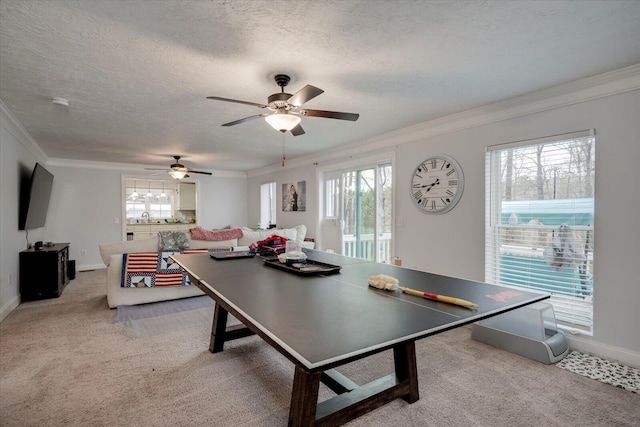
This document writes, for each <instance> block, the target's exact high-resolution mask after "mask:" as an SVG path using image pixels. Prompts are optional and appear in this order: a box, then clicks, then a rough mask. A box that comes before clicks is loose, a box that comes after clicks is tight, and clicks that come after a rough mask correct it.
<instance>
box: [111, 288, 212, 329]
mask: <svg viewBox="0 0 640 427" xmlns="http://www.w3.org/2000/svg"><path fill="white" fill-rule="evenodd" d="M213 306H214V301H213V300H212V299H211V298H209V297H208V296H201V297H193V298H184V299H178V300H174V301H163V302H156V303H151V304H141V305H127V306H118V308H117V309H116V314H115V315H114V316H113V319H112V322H113V323H122V324H123V326H124V328H125V329H126V330H127V331H128V332H129V333H131V334H132V335H133V336H135V337H145V336H154V335H159V334H163V333H167V332H173V331H179V330H183V329H188V328H193V327H196V326H200V325H205V324H211V322H212V320H213Z"/></svg>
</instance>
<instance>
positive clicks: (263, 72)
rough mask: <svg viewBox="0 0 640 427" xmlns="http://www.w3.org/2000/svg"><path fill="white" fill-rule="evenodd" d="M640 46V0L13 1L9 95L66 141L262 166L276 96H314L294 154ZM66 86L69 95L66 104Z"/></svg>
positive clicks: (629, 56)
mask: <svg viewBox="0 0 640 427" xmlns="http://www.w3.org/2000/svg"><path fill="white" fill-rule="evenodd" d="M637 63H640V1H638V0H631V1H616V0H609V1H579V0H573V1H542V0H538V1H525V0H522V1H457V0H447V1H423V0H415V1H414V0H395V1H383V0H362V1H358V0H342V1H317V0H314V1H301V0H296V1H282V0H280V1H278V0H269V1H262V0H233V1H229V0H225V1H223V0H213V1H204V0H201V1H171V0H158V1H142V0H139V1H115V0H114V1H90V0H77V1H65V0H53V1H29V0H2V1H1V2H0V99H1V100H2V101H3V102H4V103H5V105H6V106H7V107H8V109H9V110H10V111H11V112H12V113H13V115H14V116H15V117H16V118H17V119H18V120H19V121H20V123H21V124H22V125H23V126H24V127H25V128H26V130H27V131H28V132H29V133H30V134H31V136H32V137H33V138H34V139H35V140H36V141H37V142H38V144H39V145H40V146H41V147H42V148H43V150H44V151H45V152H46V154H47V155H48V156H49V157H52V158H62V159H74V160H90V161H103V162H117V163H134V164H144V165H157V166H165V165H168V164H169V163H171V160H172V158H171V157H172V156H173V155H174V154H179V155H183V156H184V157H183V160H184V163H185V164H186V165H187V166H190V167H194V168H197V169H205V170H216V169H217V170H228V171H247V170H252V169H256V168H260V167H264V166H267V165H272V164H277V163H278V162H279V161H280V157H281V155H282V135H281V134H280V133H279V132H276V131H275V130H273V129H272V128H270V127H269V126H268V125H267V124H266V123H265V121H264V120H262V119H259V120H253V121H250V122H246V123H243V124H239V125H237V126H233V127H221V126H220V125H221V124H223V123H226V122H230V121H233V120H236V119H240V118H243V117H247V116H251V115H255V114H259V113H262V112H264V110H260V109H258V108H256V107H252V106H248V105H242V104H232V103H225V102H219V101H212V100H207V99H205V98H206V97H207V96H212V95H214V96H221V97H226V98H235V99H241V100H245V101H251V102H256V103H261V104H262V103H266V98H267V96H268V95H270V94H272V93H275V92H279V88H278V87H277V86H276V84H275V82H274V81H273V76H274V75H275V74H278V73H287V74H290V75H291V76H292V81H291V83H290V84H289V86H288V87H287V91H288V92H289V93H295V92H296V91H297V90H299V89H301V88H302V87H303V86H304V85H306V84H311V85H314V86H317V87H320V88H322V89H324V90H325V93H324V94H322V95H320V96H318V97H317V98H314V99H313V100H311V101H309V102H308V103H307V104H305V107H307V108H312V109H321V110H334V111H346V112H354V113H360V119H359V120H358V121H357V122H345V121H341V120H331V119H321V118H311V117H304V118H303V119H302V125H303V127H304V129H305V131H306V134H305V135H302V136H298V137H293V136H292V135H291V134H287V135H286V151H287V157H288V158H295V157H300V156H304V155H308V154H311V153H313V152H316V151H320V150H328V149H331V148H335V147H338V146H340V145H344V144H350V143H355V142H358V141H363V140H366V139H367V138H371V137H373V136H376V135H379V134H382V133H385V132H389V131H393V130H396V129H399V128H403V127H406V126H410V125H414V124H418V123H421V122H425V121H427V120H431V119H434V118H437V117H441V116H444V115H447V114H452V113H455V112H459V111H463V110H466V109H469V108H473V107H478V106H481V105H484V104H488V103H491V102H496V101H499V100H504V99H507V98H511V97H514V96H517V95H522V94H525V93H529V92H533V91H536V90H541V89H545V88H549V87H553V86H555V85H559V84H562V83H566V82H570V81H573V80H576V79H580V78H583V77H588V76H592V75H596V74H600V73H603V72H606V71H611V70H615V69H618V68H622V67H625V66H628V65H633V64H637ZM54 97H63V98H66V99H68V100H69V107H68V108H66V107H61V106H57V105H54V104H52V102H51V100H52V98H54Z"/></svg>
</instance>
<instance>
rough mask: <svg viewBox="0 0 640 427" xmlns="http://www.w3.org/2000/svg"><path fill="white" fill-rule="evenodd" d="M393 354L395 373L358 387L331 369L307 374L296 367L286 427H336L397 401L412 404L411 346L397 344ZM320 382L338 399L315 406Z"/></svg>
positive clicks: (415, 384)
mask: <svg viewBox="0 0 640 427" xmlns="http://www.w3.org/2000/svg"><path fill="white" fill-rule="evenodd" d="M393 355H394V366H395V372H394V373H393V374H390V375H387V376H386V377H383V378H380V379H377V380H375V381H372V382H370V383H368V384H365V385H362V386H358V385H357V384H355V383H354V382H352V381H351V380H349V379H348V378H346V377H344V376H343V375H342V374H340V373H338V372H337V371H335V370H333V369H331V370H328V371H326V372H313V373H308V372H306V371H305V370H303V369H301V368H300V367H298V366H296V368H295V375H294V379H293V390H292V393H291V407H290V411H289V426H291V427H294V426H337V425H341V424H344V423H347V422H349V421H351V420H353V419H355V418H357V417H359V416H361V415H363V414H366V413H367V412H370V411H373V410H374V409H376V408H379V407H380V406H383V405H385V404H387V403H389V402H391V401H393V400H395V399H398V398H402V399H404V400H405V401H407V402H408V403H414V402H416V401H417V400H418V399H419V393H418V371H417V369H416V352H415V343H414V342H413V341H410V342H406V343H402V344H398V345H397V346H396V347H394V348H393ZM320 381H322V382H323V383H325V384H326V385H327V386H328V387H329V388H331V389H332V390H334V391H335V392H336V393H338V396H335V397H333V398H331V399H329V400H325V401H323V402H321V403H318V389H319V383H320Z"/></svg>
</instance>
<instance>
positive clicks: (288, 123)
mask: <svg viewBox="0 0 640 427" xmlns="http://www.w3.org/2000/svg"><path fill="white" fill-rule="evenodd" d="M274 79H275V81H276V84H277V85H278V86H280V88H281V91H280V93H274V94H273V95H270V96H269V97H268V98H267V104H266V105H265V104H258V103H256V102H249V101H240V100H237V99H230V98H221V97H219V96H208V97H207V99H213V100H216V101H226V102H235V103H237V104H246V105H252V106H254V107H258V108H267V109H269V110H271V111H272V112H271V113H262V114H257V115H255V116H249V117H245V118H244V119H240V120H235V121H233V122H229V123H225V124H223V125H222V126H234V125H238V124H240V123H244V122H248V121H250V120H254V119H257V118H259V117H264V118H265V120H266V121H267V123H269V124H270V125H271V127H273V128H274V129H275V130H279V131H280V132H282V133H284V132H287V131H291V133H292V134H293V136H298V135H304V133H305V132H304V130H303V129H302V126H300V121H301V120H302V119H301V118H300V116H308V117H321V118H325V119H339V120H349V121H352V122H355V121H356V120H358V117H360V115H359V114H355V113H341V112H338V111H324V110H308V109H304V110H301V109H300V107H301V106H302V104H304V103H305V102H307V101H309V100H311V99H313V98H315V97H316V96H318V95H320V94H321V93H324V90H322V89H319V88H317V87H315V86H311V85H306V86H305V87H303V88H302V89H300V90H299V91H298V92H296V93H294V94H293V95H291V94H290V93H285V91H284V88H285V86H287V85H288V84H289V81H290V80H291V78H290V77H289V76H287V75H286V74H278V75H276V76H275V77H274Z"/></svg>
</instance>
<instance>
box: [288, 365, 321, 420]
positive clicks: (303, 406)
mask: <svg viewBox="0 0 640 427" xmlns="http://www.w3.org/2000/svg"><path fill="white" fill-rule="evenodd" d="M321 376H322V372H315V373H311V374H309V373H307V372H305V371H304V369H301V368H299V367H298V366H296V368H295V374H294V377H293V390H292V391H291V407H290V408H289V424H288V425H289V427H307V426H312V425H314V423H315V420H316V407H317V405H318V390H319V389H320V377H321Z"/></svg>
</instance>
